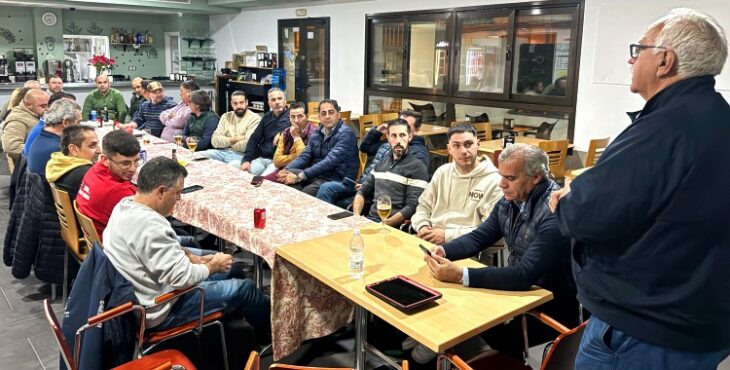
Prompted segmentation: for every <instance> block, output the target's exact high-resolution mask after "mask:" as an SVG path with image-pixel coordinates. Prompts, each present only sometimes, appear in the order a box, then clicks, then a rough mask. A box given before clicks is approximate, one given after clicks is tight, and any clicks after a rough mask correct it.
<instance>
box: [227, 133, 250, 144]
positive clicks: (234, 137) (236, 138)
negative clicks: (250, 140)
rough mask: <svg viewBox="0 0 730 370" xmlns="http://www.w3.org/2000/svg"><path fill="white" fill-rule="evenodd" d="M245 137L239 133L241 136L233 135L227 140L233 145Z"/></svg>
mask: <svg viewBox="0 0 730 370" xmlns="http://www.w3.org/2000/svg"><path fill="white" fill-rule="evenodd" d="M245 138H246V137H245V136H243V135H241V136H233V137H231V138H230V139H229V140H230V141H231V145H235V144H236V143H237V142H239V141H242V140H243V139H245Z"/></svg>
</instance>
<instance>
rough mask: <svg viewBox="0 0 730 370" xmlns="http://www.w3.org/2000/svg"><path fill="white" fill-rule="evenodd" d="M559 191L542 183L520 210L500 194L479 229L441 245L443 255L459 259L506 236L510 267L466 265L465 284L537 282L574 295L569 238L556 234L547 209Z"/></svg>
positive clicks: (509, 286)
mask: <svg viewBox="0 0 730 370" xmlns="http://www.w3.org/2000/svg"><path fill="white" fill-rule="evenodd" d="M557 189H559V187H558V185H557V184H555V182H553V181H552V180H544V181H542V182H540V183H539V184H537V186H536V187H535V189H533V191H532V193H531V194H530V197H529V199H528V200H527V202H526V203H525V206H524V209H523V210H522V212H520V209H519V206H517V205H516V204H515V203H514V202H511V201H508V200H506V199H504V198H502V199H501V200H500V201H499V202H497V205H496V206H495V207H494V208H493V209H492V213H490V214H489V217H488V218H487V219H486V221H484V222H483V223H482V224H481V225H479V227H478V228H476V229H475V230H474V231H472V232H470V233H469V234H466V235H462V236H461V237H459V238H456V239H454V240H452V241H451V242H449V243H446V244H444V245H443V247H444V250H445V251H446V257H447V258H448V259H450V260H458V259H463V258H467V257H471V256H474V255H476V254H477V253H479V252H481V251H483V250H484V249H486V248H488V247H490V246H492V245H493V244H494V243H495V242H497V241H498V240H499V239H501V238H502V237H504V239H505V241H506V242H507V245H508V247H509V252H510V253H509V266H507V267H486V268H470V269H469V286H472V287H477V288H487V289H499V290H528V289H530V287H531V286H532V285H533V284H537V285H539V286H541V287H543V288H545V289H547V290H550V291H551V292H553V293H554V294H555V296H556V297H574V296H575V282H574V280H573V276H572V274H571V270H570V239H569V238H566V237H564V236H563V235H561V234H560V229H559V228H558V225H557V220H556V219H555V215H553V214H552V213H551V212H550V209H549V208H548V200H549V199H550V193H551V192H553V191H555V190H557ZM576 312H577V307H576Z"/></svg>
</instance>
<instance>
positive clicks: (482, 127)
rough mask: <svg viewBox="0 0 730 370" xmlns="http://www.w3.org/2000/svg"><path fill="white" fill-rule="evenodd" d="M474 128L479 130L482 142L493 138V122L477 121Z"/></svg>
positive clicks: (479, 137) (478, 133)
mask: <svg viewBox="0 0 730 370" xmlns="http://www.w3.org/2000/svg"><path fill="white" fill-rule="evenodd" d="M474 128H475V129H476V130H477V139H479V141H481V142H485V141H489V140H492V124H491V123H489V122H486V123H475V124H474Z"/></svg>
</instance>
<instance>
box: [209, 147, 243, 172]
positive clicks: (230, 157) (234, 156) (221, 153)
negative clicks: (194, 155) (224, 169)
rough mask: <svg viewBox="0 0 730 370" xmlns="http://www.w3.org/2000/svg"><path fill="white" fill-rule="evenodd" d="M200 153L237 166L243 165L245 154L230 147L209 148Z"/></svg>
mask: <svg viewBox="0 0 730 370" xmlns="http://www.w3.org/2000/svg"><path fill="white" fill-rule="evenodd" d="M200 154H201V155H204V156H206V157H208V158H210V159H215V160H216V161H220V162H224V163H228V165H229V166H233V167H236V168H238V167H241V160H243V154H240V153H238V152H237V151H235V150H230V149H208V150H206V151H203V152H200Z"/></svg>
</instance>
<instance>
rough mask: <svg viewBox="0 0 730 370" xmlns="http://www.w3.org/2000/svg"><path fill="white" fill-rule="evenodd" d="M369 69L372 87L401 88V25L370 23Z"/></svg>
mask: <svg viewBox="0 0 730 370" xmlns="http://www.w3.org/2000/svg"><path fill="white" fill-rule="evenodd" d="M370 40H371V42H370V50H371V61H372V62H371V63H372V66H371V69H370V83H371V84H373V85H384V86H401V85H402V84H403V50H404V47H405V34H404V25H403V23H372V24H371V28H370Z"/></svg>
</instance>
